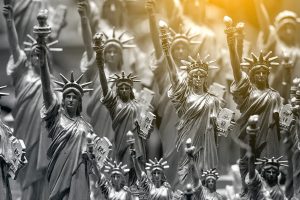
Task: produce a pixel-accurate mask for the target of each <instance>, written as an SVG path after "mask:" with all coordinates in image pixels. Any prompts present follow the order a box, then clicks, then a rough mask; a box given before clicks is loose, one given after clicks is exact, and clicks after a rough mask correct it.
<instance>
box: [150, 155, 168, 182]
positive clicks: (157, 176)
mask: <svg viewBox="0 0 300 200" xmlns="http://www.w3.org/2000/svg"><path fill="white" fill-rule="evenodd" d="M168 168H169V165H168V163H167V161H163V159H162V158H161V159H160V160H157V158H154V160H151V159H149V162H148V163H146V170H149V171H150V172H151V179H152V182H153V183H155V185H156V186H161V185H162V184H163V183H164V182H166V176H165V173H164V170H165V169H168Z"/></svg>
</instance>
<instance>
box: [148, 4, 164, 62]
mask: <svg viewBox="0 0 300 200" xmlns="http://www.w3.org/2000/svg"><path fill="white" fill-rule="evenodd" d="M145 7H146V10H147V11H148V16H149V26H150V33H151V39H152V42H153V46H154V50H155V56H156V59H159V58H160V57H161V56H162V54H163V53H162V48H161V46H160V42H159V30H158V26H157V19H156V14H155V0H146V3H145Z"/></svg>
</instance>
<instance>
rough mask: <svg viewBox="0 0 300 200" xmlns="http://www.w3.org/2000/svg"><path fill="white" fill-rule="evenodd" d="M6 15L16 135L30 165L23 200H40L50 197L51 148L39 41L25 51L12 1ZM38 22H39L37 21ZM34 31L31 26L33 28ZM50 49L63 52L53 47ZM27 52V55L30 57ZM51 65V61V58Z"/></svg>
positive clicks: (23, 178) (25, 171)
mask: <svg viewBox="0 0 300 200" xmlns="http://www.w3.org/2000/svg"><path fill="white" fill-rule="evenodd" d="M7 3H8V4H5V5H4V8H3V14H4V17H5V19H6V25H7V32H8V34H7V35H8V41H9V47H10V49H11V53H12V55H11V57H10V58H9V61H8V64H7V74H8V76H10V77H11V79H12V83H13V86H14V88H15V96H16V99H17V102H16V105H15V107H14V109H13V112H12V115H13V117H14V135H15V136H16V137H17V138H20V139H22V140H23V141H24V143H25V145H26V148H27V153H26V154H27V158H28V161H29V162H28V165H27V166H25V168H24V169H23V170H22V172H21V173H20V174H19V176H18V181H19V182H20V184H21V189H22V199H24V200H27V199H28V200H35V199H36V200H40V199H45V198H48V188H47V180H46V178H45V176H44V174H45V173H46V169H47V165H48V160H47V156H46V149H47V148H48V146H49V145H50V140H49V138H47V134H46V132H47V131H46V129H45V128H44V126H43V125H42V120H41V117H40V109H41V108H42V105H43V97H42V84H41V79H40V71H39V65H38V56H37V54H36V52H35V49H36V47H37V40H36V39H34V38H33V37H31V36H30V35H29V36H28V37H29V38H30V40H31V42H25V45H26V46H27V48H25V49H24V50H22V49H21V48H20V45H19V40H18V35H17V32H16V27H15V22H14V17H13V8H12V2H10V1H7ZM43 17H44V18H45V21H46V20H47V13H40V14H39V15H38V18H43ZM38 20H39V19H38ZM31 28H32V27H31ZM44 28H45V30H47V29H51V28H50V27H49V26H48V24H47V22H45V23H44V24H43V25H37V26H35V28H34V31H37V32H40V31H42V32H43V30H44ZM53 44H54V43H52V44H50V43H47V45H48V46H49V50H50V51H52V50H55V51H57V50H60V49H57V48H51V45H53ZM25 52H28V53H27V54H26V53H25ZM48 62H50V60H49V59H48Z"/></svg>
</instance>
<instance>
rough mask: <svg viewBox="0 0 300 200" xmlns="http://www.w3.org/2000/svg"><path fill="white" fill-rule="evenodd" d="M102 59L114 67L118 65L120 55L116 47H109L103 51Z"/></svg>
mask: <svg viewBox="0 0 300 200" xmlns="http://www.w3.org/2000/svg"><path fill="white" fill-rule="evenodd" d="M104 59H105V62H106V63H107V64H109V65H114V66H116V65H119V64H120V62H121V59H122V54H121V52H120V50H119V49H118V48H117V47H115V46H113V45H111V46H108V47H107V48H106V49H105V54H104Z"/></svg>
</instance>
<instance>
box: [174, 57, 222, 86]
mask: <svg viewBox="0 0 300 200" xmlns="http://www.w3.org/2000/svg"><path fill="white" fill-rule="evenodd" d="M208 57H209V56H206V57H205V58H204V59H201V58H200V55H199V54H198V55H197V58H196V59H194V58H192V57H191V56H188V60H181V63H182V65H183V66H181V67H180V69H183V70H186V71H187V74H188V84H189V86H190V87H192V88H194V89H197V88H203V89H204V91H205V92H206V91H207V79H208V71H209V70H211V69H216V68H217V67H215V66H210V64H211V63H213V62H214V61H207V59H208Z"/></svg>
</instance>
